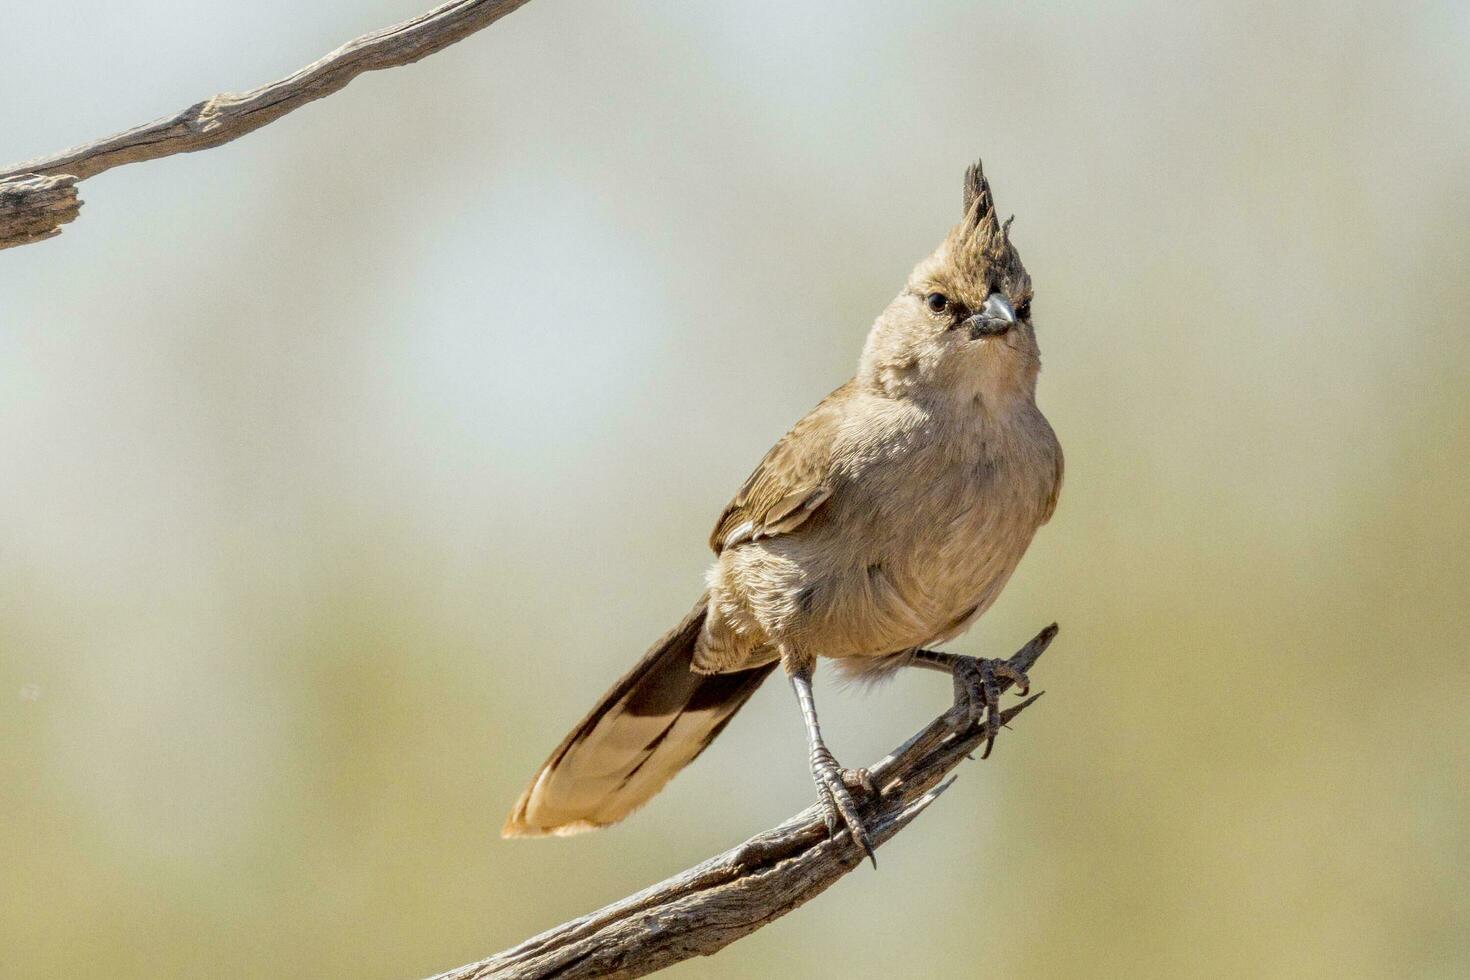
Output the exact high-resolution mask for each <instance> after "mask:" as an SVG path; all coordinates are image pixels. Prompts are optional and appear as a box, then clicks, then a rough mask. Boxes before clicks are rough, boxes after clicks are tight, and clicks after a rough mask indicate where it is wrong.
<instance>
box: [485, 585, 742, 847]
mask: <svg viewBox="0 0 1470 980" xmlns="http://www.w3.org/2000/svg"><path fill="white" fill-rule="evenodd" d="M705 606H706V598H705V597H701V598H700V601H699V603H698V604H697V605H696V606H695V607H694V609H693V610H691V611H690V613H689V615H688V616H686V617H684V621H683V622H681V623H680V624H679V625H678V626H676V627H674V629H672V630H670V631H669V632H668V633H667V634H665V635H664V636H663V637H661V638H660V639H659V641H658V642H657V643H655V644H654V645H653V647H652V648H650V649H649V651H648V653H646V654H645V655H644V656H643V659H642V660H640V661H639V662H638V663H637V664H636V665H635V666H634V667H633V669H632V670H630V671H629V672H628V673H627V674H625V675H623V677H621V678H620V679H619V680H618V682H617V683H616V684H614V685H613V686H612V688H611V689H610V690H609V691H608V692H607V693H606V694H605V695H603V697H602V700H600V701H599V702H598V703H597V706H596V707H594V708H593V709H592V710H591V711H590V712H588V714H587V716H586V717H585V718H583V719H582V721H581V722H580V723H578V725H577V726H576V727H575V728H573V729H572V731H571V733H570V734H568V735H567V737H566V738H565V739H563V740H562V743H561V744H560V745H558V746H557V747H556V751H554V752H552V753H551V756H550V757H549V758H548V759H547V760H546V762H545V763H543V764H542V766H541V768H540V769H539V770H538V771H537V772H536V775H535V776H534V777H533V778H532V779H531V784H530V786H528V787H527V788H526V791H525V792H524V793H522V794H521V798H520V799H519V800H518V801H517V802H516V805H515V808H514V809H513V810H512V811H511V814H510V817H509V819H507V820H506V822H505V826H504V828H503V829H502V830H501V836H503V837H541V836H545V835H548V834H554V835H565V834H575V833H579V832H581V831H586V830H594V829H596V828H598V827H605V826H607V825H608V824H611V823H615V822H617V821H618V820H621V819H622V818H623V817H626V816H627V815H628V814H629V813H631V812H632V811H633V810H635V809H637V808H638V807H639V806H641V805H642V804H644V803H646V802H647V801H648V800H649V799H650V798H651V797H652V796H653V795H654V794H655V793H657V792H658V791H659V790H660V789H662V788H663V787H664V785H665V784H666V783H667V782H668V781H669V780H670V779H672V778H673V777H674V775H675V774H676V773H678V772H679V770H681V769H683V768H684V767H685V766H687V765H688V764H689V763H691V762H693V761H694V759H695V758H696V757H698V755H699V754H700V753H701V752H703V751H704V749H705V747H706V746H708V745H709V743H710V742H711V741H712V740H713V739H714V738H715V736H716V735H718V734H719V733H720V731H721V730H722V729H723V728H724V727H725V725H726V724H728V723H729V721H730V719H731V718H732V717H734V715H735V712H736V711H738V710H740V707H741V706H742V705H744V704H745V702H746V700H748V699H749V698H750V696H751V695H752V694H753V693H755V689H756V688H757V687H759V686H760V683H761V681H763V680H764V679H765V677H766V675H767V674H769V673H770V670H771V668H770V666H769V665H768V666H765V667H759V668H756V669H754V670H746V671H740V672H738V673H730V674H718V675H713V676H711V675H704V674H696V673H694V672H693V671H691V670H690V664H691V661H692V658H693V654H694V641H695V638H696V637H697V636H698V635H699V630H700V627H701V626H702V625H703V624H704V616H705Z"/></svg>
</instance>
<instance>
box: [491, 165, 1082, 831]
mask: <svg viewBox="0 0 1470 980" xmlns="http://www.w3.org/2000/svg"><path fill="white" fill-rule="evenodd" d="M1010 225H1011V222H1010V220H1009V219H1007V220H1006V221H1004V222H1002V221H1001V220H1000V218H999V215H998V214H997V211H996V206H995V200H994V197H993V195H992V193H991V189H990V185H989V182H988V181H987V180H986V178H985V174H984V171H983V169H982V167H981V165H980V163H979V162H978V161H977V162H976V163H975V164H973V165H971V166H970V167H969V168H967V170H966V171H965V175H964V193H963V198H962V211H961V217H960V220H959V222H958V223H957V224H956V225H955V226H954V227H953V228H952V229H951V230H950V231H949V233H948V234H947V235H946V236H945V238H944V240H943V241H942V242H941V243H940V244H939V246H938V247H937V248H936V249H935V250H934V251H933V252H932V253H931V254H930V255H928V256H927V257H926V258H924V259H923V260H922V261H920V262H919V264H918V265H917V266H915V267H914V269H913V271H912V272H911V273H910V274H909V277H908V279H907V281H906V282H905V284H904V287H903V289H902V290H901V291H900V292H899V293H898V295H897V296H896V297H895V298H894V299H893V301H892V302H890V303H889V304H888V306H887V308H886V309H884V310H883V312H882V313H881V314H879V316H878V318H877V320H876V321H875V322H874V323H873V326H872V328H871V330H870V331H869V333H868V336H867V341H866V343H865V344H864V346H863V349H862V353H861V356H860V357H859V359H858V365H857V371H856V373H855V374H854V376H853V377H852V379H851V380H849V381H847V382H846V383H845V384H843V385H841V386H840V387H838V388H837V389H836V390H835V391H833V392H832V393H831V394H829V395H828V396H827V397H826V398H824V399H823V400H822V401H821V403H820V404H818V405H817V406H816V407H815V408H814V409H812V410H811V411H810V412H809V413H808V414H807V415H806V416H805V417H803V418H802V419H801V420H800V421H798V422H797V423H796V425H795V426H793V427H792V429H791V430H790V431H789V432H787V433H786V435H785V436H783V437H782V438H781V439H780V440H779V441H778V442H777V443H776V444H775V446H774V447H772V448H771V450H770V451H769V452H768V453H766V455H765V458H763V459H762V460H761V461H760V464H759V465H758V466H756V468H755V471H754V472H752V473H751V474H750V477H749V478H748V479H747V480H746V481H745V483H744V485H743V486H741V487H740V489H739V490H738V491H737V492H736V494H735V496H734V499H733V500H731V501H730V503H729V504H728V505H727V506H726V507H725V509H724V511H723V512H722V513H721V514H720V516H719V519H718V520H717V521H716V522H715V528H714V531H713V533H712V534H711V536H710V541H709V543H710V547H711V548H712V549H713V551H714V553H715V559H714V562H713V564H712V565H711V567H710V569H709V572H708V575H707V580H706V583H705V584H706V588H705V591H704V594H703V595H701V596H700V597H699V600H698V601H697V602H696V603H695V604H694V607H693V608H692V609H691V610H690V611H689V613H688V615H686V616H685V617H684V619H683V621H682V622H680V623H679V624H678V625H676V626H675V627H674V628H673V629H671V630H670V631H669V632H668V633H666V634H665V635H664V636H663V637H661V638H660V639H659V640H658V641H657V642H656V643H654V645H653V646H652V647H651V648H650V649H649V650H648V652H647V653H646V654H644V656H643V658H642V659H641V660H639V661H638V662H637V663H636V664H635V665H634V666H633V667H632V669H631V670H629V671H628V672H627V673H626V674H625V675H623V677H622V678H621V679H620V680H618V681H617V683H616V684H614V685H613V686H612V688H611V689H610V690H609V691H608V692H607V693H606V694H605V695H604V696H603V697H602V699H601V700H600V701H599V702H598V703H597V705H596V706H595V707H593V708H592V710H591V711H590V712H589V713H588V714H587V716H586V717H585V718H583V719H582V721H581V722H580V723H578V724H577V726H576V727H575V728H573V729H572V731H571V732H570V733H569V734H568V735H567V736H566V738H564V739H563V740H562V742H561V744H560V745H558V746H557V747H556V750H555V751H553V752H552V753H551V756H550V757H549V758H548V759H547V760H546V762H545V763H544V764H543V765H542V766H541V768H540V769H539V770H538V771H537V773H536V775H535V776H534V777H533V778H532V780H531V783H530V786H529V787H528V788H527V789H526V791H525V792H524V793H522V794H521V797H520V799H519V800H518V801H517V802H516V804H515V807H514V809H513V810H512V811H511V814H510V817H509V818H508V819H507V821H506V823H505V826H504V829H503V831H502V833H503V835H504V836H506V837H531V836H541V835H547V834H571V833H577V832H579V831H584V830H591V829H595V828H599V827H605V826H607V825H609V824H612V823H615V822H616V821H618V820H621V819H622V818H623V817H625V816H627V815H628V814H629V813H631V812H632V811H633V810H634V809H636V808H637V807H639V806H641V805H642V804H643V803H645V802H647V801H648V800H649V799H650V798H651V797H652V796H653V795H654V794H655V793H657V792H658V791H659V790H660V789H662V788H663V786H664V785H665V784H666V783H667V782H668V781H669V780H670V779H671V778H672V777H673V776H674V775H675V774H676V773H677V772H679V771H680V770H681V769H683V768H684V767H685V766H686V765H688V764H689V763H690V762H692V761H694V759H695V757H697V756H698V755H699V754H700V752H702V751H703V750H704V748H705V747H706V746H707V745H709V744H710V742H711V741H712V740H713V739H714V738H715V736H716V735H718V734H719V733H720V732H721V731H722V730H723V729H724V727H725V726H726V724H728V723H729V722H730V720H731V718H732V717H734V715H735V713H736V712H737V711H738V710H739V709H740V707H741V706H742V705H743V704H745V702H746V701H747V700H748V699H749V698H750V696H751V694H752V693H754V691H755V689H756V688H757V687H758V686H759V685H760V684H761V682H762V681H764V680H765V679H766V678H767V676H769V675H770V674H771V673H772V672H773V671H774V670H775V669H776V667H777V666H779V667H780V668H781V669H782V671H783V672H784V673H785V675H786V676H787V678H788V679H789V681H790V683H791V686H792V688H793V690H794V692H795V695H796V701H797V704H798V706H799V708H800V713H801V717H802V720H803V723H804V725H805V728H806V737H807V747H808V762H809V764H810V767H811V773H812V778H813V781H814V782H815V784H816V788H817V796H818V801H819V802H820V804H821V808H822V813H823V818H824V820H825V822H826V825H827V829H828V832H829V833H830V834H833V835H835V834H838V833H840V832H841V830H842V828H843V827H844V826H845V828H846V829H847V830H848V832H850V833H851V835H852V837H853V839H854V840H855V841H856V842H857V843H858V844H859V845H861V846H862V847H863V848H864V849H865V850H866V851H867V852H868V854H869V856H870V857H871V855H872V848H871V844H870V841H869V839H868V835H867V832H866V830H865V828H864V826H863V822H862V817H861V812H860V808H859V806H858V804H857V800H856V798H855V794H864V793H872V792H875V788H874V787H873V786H872V782H871V779H870V778H869V777H868V775H867V773H866V772H865V771H864V770H861V769H845V768H843V767H841V766H839V765H838V764H837V762H836V760H835V759H834V758H833V756H832V753H831V752H830V751H829V750H828V749H827V745H826V743H825V741H824V740H823V737H822V732H821V728H820V726H819V724H818V721H817V711H816V704H815V700H814V698H813V695H812V677H813V673H814V670H815V667H816V664H817V661H818V660H819V659H827V660H830V661H831V662H832V664H833V665H834V666H835V668H836V669H837V670H838V671H839V673H842V674H845V675H848V676H856V677H863V678H878V677H883V676H886V675H888V674H891V673H892V672H893V671H896V670H898V669H900V668H903V667H907V666H914V667H922V668H927V669H932V670H939V671H943V672H946V673H948V674H950V675H951V676H952V677H953V679H954V688H955V693H956V697H957V698H958V699H959V700H960V702H961V703H963V704H964V705H965V706H966V711H965V717H966V719H967V722H968V723H969V724H972V725H982V726H984V728H985V735H986V752H987V754H988V752H989V749H990V746H991V745H992V744H993V743H994V740H995V736H996V734H997V731H998V727H999V723H998V721H997V718H998V709H997V704H996V702H997V700H998V678H1008V679H1010V680H1013V681H1015V682H1016V683H1017V684H1018V685H1019V686H1020V687H1021V688H1022V689H1023V690H1024V689H1025V687H1026V678H1025V677H1024V675H1020V674H1019V673H1018V672H1016V671H1014V670H1013V669H1011V668H1010V666H1009V664H1007V662H1006V661H1003V660H989V659H980V658H973V657H966V656H959V655H956V654H951V653H945V652H943V651H941V650H936V649H933V648H934V647H936V646H938V645H940V644H943V643H945V642H947V641H948V640H950V639H952V638H954V637H955V636H957V635H959V634H960V633H961V632H963V631H964V630H965V629H967V628H968V627H969V625H970V624H971V623H973V622H974V621H975V619H976V618H977V617H978V616H980V615H981V614H982V613H984V612H985V611H986V610H987V609H988V608H990V606H991V605H992V604H993V603H994V602H995V600H996V598H997V597H998V596H999V595H1000V592H1001V590H1002V589H1003V588H1004V587H1005V584H1006V582H1007V581H1008V580H1009V579H1010V577H1011V574H1012V573H1013V572H1014V571H1015V569H1016V566H1017V564H1018V563H1019V562H1020V560H1021V556H1022V555H1023V554H1024V553H1025V551H1026V548H1027V547H1028V546H1029V545H1030V543H1031V540H1032V537H1033V535H1034V534H1035V533H1036V531H1037V529H1038V528H1040V527H1041V525H1043V524H1045V523H1046V522H1047V521H1048V520H1050V519H1051V516H1052V513H1053V511H1054V510H1055V508H1056V503H1057V496H1058V494H1059V492H1060V490H1061V485H1062V451H1061V446H1060V444H1059V443H1058V442H1057V438H1056V435H1055V434H1054V433H1053V431H1052V428H1051V426H1050V424H1048V422H1047V420H1046V418H1045V416H1043V415H1042V413H1041V410H1040V409H1039V408H1038V407H1037V405H1036V381H1037V375H1038V373H1039V371H1040V367H1041V359H1040V351H1039V348H1038V346H1037V340H1036V328H1035V326H1034V325H1033V323H1032V319H1031V302H1032V284H1031V277H1030V276H1029V275H1028V274H1027V272H1026V268H1025V266H1024V265H1022V263H1021V258H1020V255H1019V254H1018V253H1017V251H1016V248H1015V246H1014V245H1013V244H1012V242H1011V236H1010Z"/></svg>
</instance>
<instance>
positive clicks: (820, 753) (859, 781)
mask: <svg viewBox="0 0 1470 980" xmlns="http://www.w3.org/2000/svg"><path fill="white" fill-rule="evenodd" d="M791 688H792V690H794V691H795V692H796V703H797V704H799V705H800V706H801V720H802V721H803V722H805V723H806V740H807V744H808V745H809V746H810V747H811V763H812V780H813V781H814V782H815V783H816V784H817V802H819V803H821V804H822V819H823V820H824V821H825V822H826V824H827V833H828V834H830V835H832V836H836V834H837V821H838V818H839V817H840V818H841V820H842V822H843V823H845V824H846V825H847V829H848V831H849V832H850V833H851V834H852V839H853V840H855V841H857V842H858V844H859V845H860V846H861V847H862V849H863V850H864V851H867V852H868V859H869V860H871V861H872V862H873V867H875V868H876V867H877V866H878V858H877V857H876V856H874V854H873V846H872V844H870V843H869V842H868V832H867V831H866V830H865V829H864V828H863V820H862V817H861V816H860V815H859V814H858V808H857V803H855V802H854V801H853V798H852V792H851V791H852V790H854V789H864V790H866V791H867V792H869V793H873V794H875V795H876V793H877V788H876V787H875V786H874V785H873V777H872V776H871V775H869V774H868V771H867V770H866V769H844V768H842V767H841V766H839V765H838V764H837V760H836V759H834V758H832V753H831V752H830V751H828V749H827V743H826V742H824V741H822V729H821V728H820V727H819V726H818V724H817V705H816V702H815V701H813V700H812V667H811V666H810V665H808V666H805V667H801V668H798V669H797V670H793V671H792V672H791Z"/></svg>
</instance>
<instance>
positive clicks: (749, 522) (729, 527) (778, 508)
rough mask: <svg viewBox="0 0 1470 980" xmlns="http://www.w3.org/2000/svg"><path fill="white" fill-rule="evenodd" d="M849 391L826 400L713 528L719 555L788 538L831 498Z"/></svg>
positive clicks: (788, 435) (779, 445) (748, 482)
mask: <svg viewBox="0 0 1470 980" xmlns="http://www.w3.org/2000/svg"><path fill="white" fill-rule="evenodd" d="M851 386H852V382H851V381H849V382H848V383H847V384H845V385H843V386H842V387H840V388H838V389H837V390H836V391H834V392H832V394H830V395H828V396H827V397H826V398H824V399H822V402H821V404H819V405H818V406H817V407H816V408H814V409H812V410H811V411H810V412H808V413H807V414H806V416H805V417H803V418H802V420H801V421H800V422H797V423H796V425H794V426H792V427H791V431H790V432H788V433H786V434H785V435H784V436H782V437H781V439H780V441H779V442H777V443H776V444H775V445H774V446H772V447H771V451H770V452H768V453H766V455H765V458H764V459H762V460H761V461H760V465H758V466H757V467H756V468H755V471H754V472H753V473H751V474H750V476H749V477H748V478H747V479H746V481H745V483H744V484H743V485H742V486H741V487H740V490H739V492H738V493H736V494H735V499H734V500H732V501H730V503H729V505H728V506H727V507H726V508H725V510H724V512H723V513H721V514H720V519H719V520H718V521H716V522H715V529H714V532H713V533H712V534H711V535H710V541H709V544H710V547H711V548H713V549H714V552H715V554H719V553H720V552H722V551H724V550H725V549H726V548H733V547H735V546H736V545H738V544H743V543H745V542H747V541H759V540H760V539H762V538H770V537H774V536H776V535H778V534H790V533H791V532H792V531H795V530H796V529H797V528H799V527H801V525H802V524H804V523H806V521H807V519H808V518H809V517H811V516H812V515H813V514H815V513H816V512H817V511H818V510H819V509H820V508H821V506H822V505H823V504H825V503H826V502H827V501H828V500H829V499H830V498H831V496H832V494H833V492H834V491H835V490H836V489H837V487H836V486H835V484H834V481H833V473H832V446H833V443H835V442H836V440H837V433H838V427H839V425H840V423H841V420H842V415H843V413H842V404H843V402H845V401H846V400H847V398H848V397H849V396H850V394H851V392H850V388H851Z"/></svg>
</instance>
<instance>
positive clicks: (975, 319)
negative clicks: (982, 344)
mask: <svg viewBox="0 0 1470 980" xmlns="http://www.w3.org/2000/svg"><path fill="white" fill-rule="evenodd" d="M1015 325H1016V311H1015V310H1014V309H1012V307H1011V304H1010V301H1009V300H1007V299H1006V298H1005V297H1004V296H1002V295H1001V294H1000V293H991V294H990V298H989V299H987V300H986V301H985V305H984V306H983V307H981V308H980V312H979V313H976V314H975V315H974V316H972V317H970V318H969V319H968V320H966V321H965V326H966V327H968V328H969V329H970V339H971V340H978V339H979V338H981V337H999V336H1000V335H1001V334H1003V333H1005V332H1006V331H1007V330H1009V329H1011V327H1014V326H1015Z"/></svg>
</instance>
